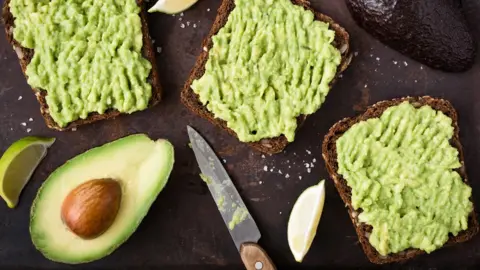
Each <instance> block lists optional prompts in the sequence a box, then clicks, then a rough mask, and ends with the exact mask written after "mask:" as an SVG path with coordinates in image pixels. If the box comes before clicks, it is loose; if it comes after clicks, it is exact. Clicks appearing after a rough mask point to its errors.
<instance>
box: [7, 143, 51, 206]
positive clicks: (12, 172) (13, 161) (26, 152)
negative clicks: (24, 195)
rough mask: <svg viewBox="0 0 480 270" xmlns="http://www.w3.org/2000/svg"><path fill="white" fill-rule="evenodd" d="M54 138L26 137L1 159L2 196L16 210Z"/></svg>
mask: <svg viewBox="0 0 480 270" xmlns="http://www.w3.org/2000/svg"><path fill="white" fill-rule="evenodd" d="M54 142H55V139H54V138H40V137H33V136H29V137H25V138H23V139H20V140H18V141H16V142H14V143H13V144H12V145H11V146H10V147H9V148H8V149H7V151H5V153H4V154H3V156H2V158H1V159H0V196H1V197H2V198H3V199H4V200H5V202H6V203H7V205H8V207H10V208H14V207H15V206H16V205H17V203H18V198H19V197H20V193H21V192H22V190H23V188H24V187H25V185H26V184H27V182H28V180H30V177H31V176H32V174H33V172H34V171H35V169H36V168H37V166H38V164H40V161H42V160H43V158H44V157H45V155H46V154H47V149H48V148H49V147H50V146H51V145H52V144H53V143H54Z"/></svg>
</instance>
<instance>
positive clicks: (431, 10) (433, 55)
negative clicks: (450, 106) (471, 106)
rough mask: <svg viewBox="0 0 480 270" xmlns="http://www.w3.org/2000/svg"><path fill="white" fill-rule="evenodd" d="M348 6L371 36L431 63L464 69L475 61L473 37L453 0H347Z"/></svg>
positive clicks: (447, 69)
mask: <svg viewBox="0 0 480 270" xmlns="http://www.w3.org/2000/svg"><path fill="white" fill-rule="evenodd" d="M347 6H348V8H349V10H350V12H351V14H352V16H353V18H354V19H355V21H356V22H357V23H358V24H359V25H360V27H362V28H363V29H365V30H366V31H367V32H368V33H370V34H371V35H372V36H374V37H375V38H377V39H378V40H380V41H381V42H382V43H384V44H386V45H388V46H389V47H391V48H393V49H395V50H397V51H399V52H400V53H402V54H404V55H406V56H408V57H410V58H412V59H414V60H416V61H419V62H421V63H423V64H425V65H427V66H429V67H432V68H436V69H440V70H443V71H447V72H463V71H466V70H468V69H470V68H471V67H472V65H473V63H474V60H475V55H476V44H475V42H474V38H473V36H472V33H471V31H470V28H469V25H468V23H467V21H466V18H465V14H464V13H463V12H462V8H461V7H460V5H459V4H458V3H457V4H455V3H454V1H452V0H428V1H426V0H424V1H419V0H347Z"/></svg>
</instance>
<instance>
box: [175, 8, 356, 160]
mask: <svg viewBox="0 0 480 270" xmlns="http://www.w3.org/2000/svg"><path fill="white" fill-rule="evenodd" d="M291 1H292V3H293V4H295V5H299V6H302V7H304V8H305V9H307V10H311V11H312V12H314V14H315V19H316V20H319V21H323V22H327V23H329V24H330V29H332V30H334V31H335V41H334V45H335V47H336V48H338V49H339V50H340V51H341V53H342V61H341V63H340V65H339V67H338V68H337V73H336V76H335V78H334V79H333V80H332V82H331V83H330V87H332V86H333V85H334V84H335V81H336V79H337V78H338V75H340V74H341V73H342V72H343V71H344V70H345V69H346V68H347V67H348V65H349V64H350V61H351V60H352V55H351V54H350V45H349V39H350V38H349V34H348V33H347V31H345V29H344V28H342V27H341V26H340V25H338V24H337V23H335V22H334V21H333V19H332V18H330V17H328V16H326V15H324V14H321V13H319V12H316V11H314V10H313V9H312V8H310V3H309V2H308V1H305V0H291ZM234 8H235V1H234V0H223V2H222V5H221V6H220V8H219V9H218V15H217V18H216V19H215V22H214V23H213V27H212V29H211V30H210V33H209V34H208V36H207V38H206V39H205V40H204V41H203V44H202V47H203V50H202V52H201V53H200V55H199V56H198V58H197V62H196V63H195V66H194V67H193V69H192V71H191V72H190V76H189V78H188V80H187V81H186V83H185V86H184V88H183V90H182V94H181V99H182V102H183V104H184V105H185V106H186V107H188V108H189V109H190V110H192V111H193V112H195V113H196V114H198V115H200V116H201V117H203V118H206V119H207V120H209V121H210V122H211V123H213V124H215V125H216V126H218V127H219V128H222V129H224V130H226V131H227V132H228V133H230V134H231V135H233V136H237V135H236V133H235V132H234V131H233V130H232V129H230V128H229V127H227V123H226V122H225V121H223V120H221V119H219V118H215V116H214V115H213V114H212V113H211V112H210V111H209V110H208V109H207V108H206V107H205V106H203V104H202V103H201V102H200V100H199V98H198V95H197V94H196V93H195V92H193V90H192V89H191V87H190V85H191V84H192V82H193V81H194V80H196V79H199V78H201V77H202V76H203V74H204V73H205V65H206V63H207V60H208V54H209V50H210V49H211V48H212V46H213V42H212V36H214V35H215V34H217V33H218V31H219V30H220V29H221V28H222V27H223V26H225V24H226V23H227V20H228V16H229V14H230V12H232V10H233V9H234ZM306 118H307V115H301V116H299V117H298V118H297V123H298V128H299V127H300V126H301V125H302V124H303V122H304V121H305V119H306ZM298 128H297V130H298ZM248 144H249V145H250V146H251V147H253V148H254V149H256V150H258V151H260V152H263V153H267V154H275V153H279V152H281V151H283V149H284V148H285V147H286V146H287V144H288V141H287V138H286V137H285V136H283V135H282V136H279V137H276V138H270V139H263V140H261V141H258V142H252V143H248Z"/></svg>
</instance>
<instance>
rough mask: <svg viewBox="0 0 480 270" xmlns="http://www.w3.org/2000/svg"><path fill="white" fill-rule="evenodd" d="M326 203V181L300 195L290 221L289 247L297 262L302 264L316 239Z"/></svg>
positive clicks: (288, 232)
mask: <svg viewBox="0 0 480 270" xmlns="http://www.w3.org/2000/svg"><path fill="white" fill-rule="evenodd" d="M324 203H325V181H324V180H322V181H320V183H319V184H317V185H315V186H312V187H309V188H307V189H306V190H304V191H303V192H302V194H300V197H298V199H297V201H296V202H295V204H294V206H293V209H292V212H291V213H290V218H289V220H288V229H287V234H288V245H289V246H290V250H291V251H292V254H293V257H294V258H295V260H296V261H297V262H302V261H303V258H304V257H305V255H306V254H307V253H308V250H309V249H310V246H311V245H312V242H313V239H314V238H315V235H316V232H317V227H318V223H319V222H320V217H321V216H322V212H323V205H324Z"/></svg>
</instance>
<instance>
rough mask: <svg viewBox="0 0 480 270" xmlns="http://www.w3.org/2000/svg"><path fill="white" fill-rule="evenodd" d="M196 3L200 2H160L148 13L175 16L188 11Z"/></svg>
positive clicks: (185, 0)
mask: <svg viewBox="0 0 480 270" xmlns="http://www.w3.org/2000/svg"><path fill="white" fill-rule="evenodd" d="M196 2H198V0H158V1H157V3H155V5H153V6H152V7H151V8H150V9H149V10H148V12H163V13H167V14H175V13H179V12H182V11H185V10H187V9H188V8H189V7H191V6H193V4H195V3H196Z"/></svg>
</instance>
